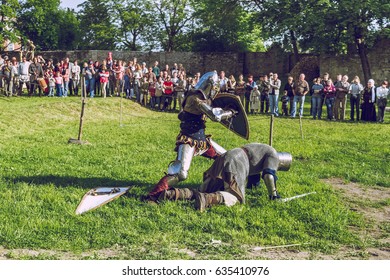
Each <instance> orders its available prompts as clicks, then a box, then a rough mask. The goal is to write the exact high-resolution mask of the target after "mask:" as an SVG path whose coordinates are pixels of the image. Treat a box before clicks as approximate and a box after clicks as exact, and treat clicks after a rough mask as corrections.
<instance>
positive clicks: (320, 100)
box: [0, 52, 389, 122]
mask: <svg viewBox="0 0 390 280" xmlns="http://www.w3.org/2000/svg"><path fill="white" fill-rule="evenodd" d="M218 75H219V85H218V86H219V91H220V92H222V93H230V94H234V95H237V96H238V97H239V99H240V100H241V102H242V104H243V106H244V108H245V111H246V112H247V113H248V114H257V113H261V114H272V115H274V116H284V117H291V118H295V117H296V116H297V115H298V116H303V111H304V104H305V98H306V96H311V98H310V100H311V102H310V115H311V116H312V118H313V119H322V118H323V117H324V118H326V119H327V120H330V121H337V120H341V121H343V120H345V113H346V103H347V99H349V100H350V108H351V110H350V121H371V122H374V121H378V122H383V121H384V113H385V108H386V105H387V96H388V94H389V89H388V82H387V81H383V82H382V83H381V85H379V86H378V87H375V82H374V80H372V79H370V80H369V81H368V83H367V85H366V86H363V85H362V84H361V83H360V80H359V77H357V76H355V77H354V79H353V80H352V82H351V83H350V82H349V81H348V80H349V78H348V76H347V75H344V76H342V75H337V76H336V79H335V82H333V81H332V79H331V78H330V77H329V74H328V73H325V74H324V75H323V77H322V78H321V77H318V78H316V79H314V81H313V84H312V86H309V83H308V82H307V81H306V80H305V74H303V73H302V74H300V76H299V78H298V79H297V80H294V77H292V76H289V77H288V79H287V82H286V84H285V85H284V86H283V87H282V82H281V80H280V79H279V76H278V74H277V73H269V74H268V75H261V76H260V77H259V78H258V80H255V79H254V77H253V75H248V77H247V79H244V76H243V75H239V76H238V79H237V80H236V79H235V77H234V76H233V75H229V76H228V77H227V76H226V74H225V72H224V71H220V72H219V73H218ZM200 77H201V73H196V74H195V75H193V77H189V76H187V73H186V70H185V69H184V67H183V65H182V64H177V63H174V64H173V65H172V66H169V65H165V66H164V67H160V65H159V62H158V61H156V62H154V64H153V65H150V66H149V67H147V65H146V63H145V62H142V63H139V62H138V61H137V58H133V59H132V60H130V61H128V62H126V61H122V60H114V59H113V57H112V53H111V52H109V53H108V55H107V58H106V59H104V60H102V61H101V62H99V61H92V60H89V61H86V62H83V63H81V64H80V63H79V62H78V61H77V60H74V61H70V60H69V58H65V59H63V60H61V61H59V62H57V63H55V64H54V63H53V61H52V60H47V61H46V60H45V59H43V58H42V57H41V56H38V57H34V58H33V60H32V61H27V59H26V57H23V58H22V60H21V61H19V62H18V61H17V59H16V58H15V57H13V58H8V57H7V56H4V57H1V56H0V93H2V94H5V95H7V96H21V95H23V94H24V88H26V90H27V95H28V96H33V95H39V96H43V95H46V96H48V97H54V96H58V97H67V96H70V95H79V94H81V93H82V91H84V90H83V89H85V94H86V95H87V96H89V97H90V98H94V97H96V96H99V97H102V98H106V97H112V96H122V94H123V96H124V97H126V98H129V99H133V100H135V101H136V102H138V103H140V104H141V105H143V106H146V107H149V108H151V109H153V110H160V111H175V110H179V111H180V110H181V108H182V101H183V100H184V97H185V94H186V93H187V92H188V91H189V90H191V88H192V87H194V86H195V85H196V83H197V82H198V80H199V79H200ZM82 83H83V84H84V85H85V86H81V85H82ZM279 101H280V102H279ZM280 103H281V110H279V106H280ZM324 105H325V107H326V114H325V113H324V114H323V107H324ZM324 115H326V116H324Z"/></svg>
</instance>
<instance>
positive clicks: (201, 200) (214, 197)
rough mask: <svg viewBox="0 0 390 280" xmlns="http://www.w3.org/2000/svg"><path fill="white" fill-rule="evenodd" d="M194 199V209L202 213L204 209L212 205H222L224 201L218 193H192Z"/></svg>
mask: <svg viewBox="0 0 390 280" xmlns="http://www.w3.org/2000/svg"><path fill="white" fill-rule="evenodd" d="M194 197H195V209H196V210H199V211H201V212H202V211H204V210H205V209H206V208H208V207H211V206H213V205H218V204H223V202H224V199H223V196H222V194H220V193H217V192H216V193H201V192H198V191H194Z"/></svg>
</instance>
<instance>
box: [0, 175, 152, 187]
mask: <svg viewBox="0 0 390 280" xmlns="http://www.w3.org/2000/svg"><path fill="white" fill-rule="evenodd" d="M5 180H7V181H10V182H14V183H19V182H23V183H27V184H33V185H48V184H53V185H55V186H56V187H59V188H66V187H80V188H85V189H92V188H97V187H129V186H138V187H141V188H145V189H149V188H150V184H146V183H144V182H140V181H125V180H116V179H112V178H78V177H72V176H57V175H37V176H21V177H17V178H5Z"/></svg>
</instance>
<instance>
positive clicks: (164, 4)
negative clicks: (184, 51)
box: [149, 0, 193, 52]
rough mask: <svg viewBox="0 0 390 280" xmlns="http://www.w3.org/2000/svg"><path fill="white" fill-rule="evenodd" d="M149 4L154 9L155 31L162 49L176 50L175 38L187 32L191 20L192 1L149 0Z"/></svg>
mask: <svg viewBox="0 0 390 280" xmlns="http://www.w3.org/2000/svg"><path fill="white" fill-rule="evenodd" d="M149 4H150V5H152V7H154V14H155V16H156V21H155V28H156V29H155V31H156V35H157V38H158V39H159V41H160V43H161V45H162V47H163V49H164V50H165V51H168V52H171V51H174V50H176V49H178V48H179V47H180V46H178V45H177V38H178V37H179V36H180V35H181V34H182V33H184V32H186V31H188V30H186V29H187V28H189V27H190V23H191V21H192V19H193V8H192V4H193V2H192V0H157V1H152V0H150V1H149ZM161 27H162V29H161Z"/></svg>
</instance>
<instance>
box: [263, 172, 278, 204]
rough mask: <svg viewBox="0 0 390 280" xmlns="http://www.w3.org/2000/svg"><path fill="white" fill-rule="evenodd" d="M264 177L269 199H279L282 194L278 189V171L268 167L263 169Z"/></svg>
mask: <svg viewBox="0 0 390 280" xmlns="http://www.w3.org/2000/svg"><path fill="white" fill-rule="evenodd" d="M262 178H263V180H264V183H265V185H266V187H267V190H268V195H269V199H271V200H275V199H279V198H280V196H279V194H278V191H277V189H276V180H277V179H278V177H277V176H276V171H275V170H273V169H269V168H266V169H264V170H263V176H262Z"/></svg>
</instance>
